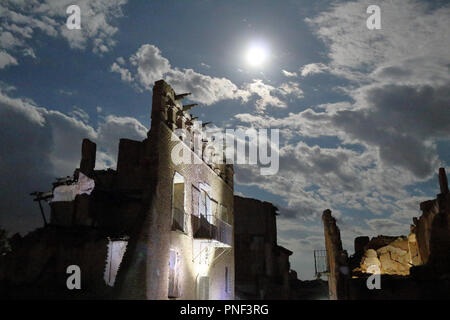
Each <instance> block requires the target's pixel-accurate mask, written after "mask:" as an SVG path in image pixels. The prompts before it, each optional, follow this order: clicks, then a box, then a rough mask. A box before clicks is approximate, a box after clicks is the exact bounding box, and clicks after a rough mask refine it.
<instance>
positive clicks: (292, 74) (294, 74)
mask: <svg viewBox="0 0 450 320" xmlns="http://www.w3.org/2000/svg"><path fill="white" fill-rule="evenodd" d="M281 73H282V74H283V75H285V76H286V77H297V73H296V72H289V71H286V70H284V69H282V70H281Z"/></svg>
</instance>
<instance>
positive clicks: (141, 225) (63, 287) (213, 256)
mask: <svg viewBox="0 0 450 320" xmlns="http://www.w3.org/2000/svg"><path fill="white" fill-rule="evenodd" d="M184 96H186V94H182V95H177V94H176V93H175V92H174V90H173V89H172V88H171V87H170V86H169V85H168V84H167V83H166V82H164V81H163V80H160V81H157V82H156V83H155V85H154V87H153V102H152V113H151V115H152V121H151V129H150V131H149V132H148V136H147V138H146V139H145V140H144V141H133V140H129V139H121V140H120V143H119V153H118V160H117V169H116V170H112V169H108V170H95V159H96V145H95V143H93V142H91V141H89V140H86V139H85V140H84V141H83V144H82V157H81V161H80V168H78V169H76V170H75V173H74V175H73V176H72V177H68V178H64V179H59V180H58V181H56V182H55V183H54V188H53V190H52V192H51V193H50V195H48V194H47V193H46V194H45V197H44V194H43V193H36V194H35V195H36V196H37V199H38V200H39V201H40V200H42V199H44V198H45V199H46V200H48V201H50V207H51V218H50V223H49V224H48V226H45V227H44V228H40V229H38V230H36V231H34V232H31V233H30V234H28V235H27V236H25V237H24V238H22V239H18V240H17V241H15V243H14V244H13V250H12V251H11V252H10V253H9V254H7V255H6V256H2V257H1V259H2V261H1V263H0V283H1V286H0V287H1V289H0V290H1V292H0V293H1V294H2V296H5V297H9V298H16V297H39V298H45V297H49V298H52V297H53V298H54V297H57V298H62V297H67V298H123V299H177V298H180V299H233V298H234V252H233V250H234V249H233V242H234V239H233V224H234V217H233V174H234V173H233V167H232V165H227V164H223V163H220V164H216V163H215V162H214V157H212V156H211V154H214V150H213V151H212V153H211V152H209V153H208V152H203V151H204V150H205V149H206V148H207V147H208V146H207V143H208V138H207V137H205V136H204V135H203V133H202V131H201V128H202V127H201V124H200V125H198V123H196V122H195V121H194V119H193V117H192V116H191V115H190V114H189V113H188V112H187V110H188V109H190V108H192V107H193V106H192V105H188V106H183V104H182V99H183V97H184ZM178 129H185V130H183V131H182V132H178ZM176 153H178V154H183V156H184V157H190V158H191V159H192V161H191V162H189V163H186V162H177V161H173V159H172V155H173V154H176ZM71 265H75V266H78V267H79V268H80V271H81V272H80V273H81V289H80V290H68V288H67V283H66V282H67V278H68V276H69V275H68V274H67V268H68V267H69V266H71Z"/></svg>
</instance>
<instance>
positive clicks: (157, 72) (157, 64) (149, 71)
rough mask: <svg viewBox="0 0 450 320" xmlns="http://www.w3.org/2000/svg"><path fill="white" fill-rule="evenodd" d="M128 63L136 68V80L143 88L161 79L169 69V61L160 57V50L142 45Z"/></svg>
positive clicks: (152, 46) (148, 45) (149, 86)
mask: <svg viewBox="0 0 450 320" xmlns="http://www.w3.org/2000/svg"><path fill="white" fill-rule="evenodd" d="M130 62H131V64H132V65H133V66H135V67H137V74H138V79H139V82H140V84H141V85H143V86H144V87H145V88H151V87H152V86H153V83H154V82H155V81H157V80H159V79H161V78H162V77H163V74H165V73H167V72H168V71H169V70H170V69H171V67H170V63H169V60H167V59H166V58H164V57H163V56H162V55H161V50H159V48H157V47H156V46H154V45H150V44H144V45H142V46H141V47H140V48H139V49H138V51H137V52H136V53H135V54H133V55H132V56H131V57H130Z"/></svg>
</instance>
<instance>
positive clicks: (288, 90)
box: [110, 44, 303, 110]
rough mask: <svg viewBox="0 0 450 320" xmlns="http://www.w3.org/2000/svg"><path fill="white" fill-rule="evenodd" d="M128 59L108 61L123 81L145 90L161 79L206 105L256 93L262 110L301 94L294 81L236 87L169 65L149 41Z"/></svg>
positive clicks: (223, 81) (260, 82)
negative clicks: (278, 84) (277, 85)
mask: <svg viewBox="0 0 450 320" xmlns="http://www.w3.org/2000/svg"><path fill="white" fill-rule="evenodd" d="M129 61H130V65H129V66H126V65H125V60H124V59H120V61H119V60H117V63H116V62H114V63H113V64H112V65H111V67H110V71H111V72H117V73H119V74H120V75H121V79H122V81H125V82H130V83H133V85H137V86H138V87H139V88H142V89H146V90H151V88H152V87H153V84H154V82H155V81H157V80H160V79H164V80H166V81H167V82H168V83H170V85H171V86H172V87H173V88H174V89H175V91H177V92H190V93H192V95H191V96H189V100H191V101H194V102H199V103H202V104H205V105H212V104H215V103H217V102H219V101H222V100H240V101H241V102H247V101H248V100H249V99H250V98H251V97H252V96H256V97H257V98H256V101H255V105H256V108H257V109H258V110H264V109H265V108H266V107H267V106H272V107H280V108H284V107H286V102H285V99H286V98H287V97H293V98H301V97H303V91H302V90H301V89H300V87H299V85H298V84H296V83H294V82H287V83H283V84H281V85H280V86H279V87H274V86H271V85H268V84H265V83H264V82H263V81H262V80H260V79H255V80H253V82H250V83H246V84H244V85H243V86H242V87H241V88H239V87H238V86H237V85H236V84H234V83H233V82H232V81H231V80H229V79H227V78H224V77H222V78H219V77H212V76H208V75H205V74H201V73H198V72H196V71H194V70H193V69H189V68H188V69H180V68H176V67H172V66H171V64H170V62H169V60H168V59H167V58H165V57H164V56H163V55H162V52H161V50H160V49H159V48H158V47H156V46H154V45H151V44H144V45H142V46H141V47H140V48H139V49H138V50H137V51H136V53H134V54H133V55H131V57H130V59H129ZM119 64H120V65H119Z"/></svg>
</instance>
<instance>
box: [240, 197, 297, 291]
mask: <svg viewBox="0 0 450 320" xmlns="http://www.w3.org/2000/svg"><path fill="white" fill-rule="evenodd" d="M277 211H278V209H277V208H276V207H275V206H274V205H273V204H271V203H269V202H263V201H259V200H256V199H250V198H244V197H239V196H235V197H234V212H235V244H236V246H235V250H236V296H237V297H238V298H239V299H288V298H289V296H290V293H289V291H290V279H289V271H290V264H289V256H290V255H291V254H292V252H291V251H289V250H288V249H286V248H283V247H281V246H279V245H278V244H277V230H276V216H277Z"/></svg>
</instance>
